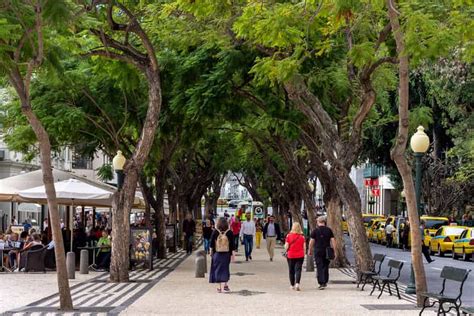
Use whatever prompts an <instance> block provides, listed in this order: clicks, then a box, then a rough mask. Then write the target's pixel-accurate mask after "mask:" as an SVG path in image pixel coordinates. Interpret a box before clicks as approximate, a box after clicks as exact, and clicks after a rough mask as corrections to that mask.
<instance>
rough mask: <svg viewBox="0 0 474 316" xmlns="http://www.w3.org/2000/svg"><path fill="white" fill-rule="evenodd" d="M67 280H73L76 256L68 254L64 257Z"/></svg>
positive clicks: (72, 253) (71, 253)
mask: <svg viewBox="0 0 474 316" xmlns="http://www.w3.org/2000/svg"><path fill="white" fill-rule="evenodd" d="M66 267H67V278H68V279H74V278H75V275H76V254H75V253H74V252H68V253H67V255H66Z"/></svg>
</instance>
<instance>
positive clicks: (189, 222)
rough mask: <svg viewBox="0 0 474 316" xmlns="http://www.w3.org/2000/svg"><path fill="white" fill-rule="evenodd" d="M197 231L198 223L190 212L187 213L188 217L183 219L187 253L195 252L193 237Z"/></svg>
mask: <svg viewBox="0 0 474 316" xmlns="http://www.w3.org/2000/svg"><path fill="white" fill-rule="evenodd" d="M195 232H196V223H195V222H194V220H193V217H192V216H191V214H190V213H188V214H187V215H186V219H185V220H184V221H183V233H184V240H185V243H186V253H188V254H190V253H192V252H193V237H194V233H195Z"/></svg>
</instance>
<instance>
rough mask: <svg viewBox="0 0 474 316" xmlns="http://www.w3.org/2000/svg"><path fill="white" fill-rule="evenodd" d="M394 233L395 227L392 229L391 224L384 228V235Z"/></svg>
mask: <svg viewBox="0 0 474 316" xmlns="http://www.w3.org/2000/svg"><path fill="white" fill-rule="evenodd" d="M394 231H395V227H393V225H392V224H388V225H387V226H386V227H385V233H386V234H387V235H391V234H392V233H393V232H394Z"/></svg>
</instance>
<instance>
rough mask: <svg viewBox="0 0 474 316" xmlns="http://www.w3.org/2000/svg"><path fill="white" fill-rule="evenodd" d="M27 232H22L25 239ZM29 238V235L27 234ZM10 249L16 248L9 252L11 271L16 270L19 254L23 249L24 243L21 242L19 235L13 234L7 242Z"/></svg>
mask: <svg viewBox="0 0 474 316" xmlns="http://www.w3.org/2000/svg"><path fill="white" fill-rule="evenodd" d="M23 233H26V232H22V236H23V237H24V238H25V234H23ZM26 236H28V233H26ZM7 244H8V247H9V248H14V249H13V250H10V251H9V252H8V267H9V268H10V269H15V268H16V267H17V266H18V260H17V259H18V252H19V250H20V249H21V248H22V247H23V243H22V242H21V241H20V240H19V238H18V234H17V233H11V234H10V237H9V238H8V240H7Z"/></svg>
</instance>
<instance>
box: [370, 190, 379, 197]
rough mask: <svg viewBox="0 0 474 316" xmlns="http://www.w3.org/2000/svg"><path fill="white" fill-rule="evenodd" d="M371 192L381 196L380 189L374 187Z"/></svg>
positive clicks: (373, 194)
mask: <svg viewBox="0 0 474 316" xmlns="http://www.w3.org/2000/svg"><path fill="white" fill-rule="evenodd" d="M371 193H372V196H380V189H372V190H371Z"/></svg>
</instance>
